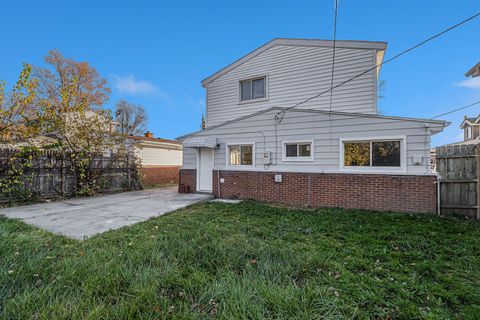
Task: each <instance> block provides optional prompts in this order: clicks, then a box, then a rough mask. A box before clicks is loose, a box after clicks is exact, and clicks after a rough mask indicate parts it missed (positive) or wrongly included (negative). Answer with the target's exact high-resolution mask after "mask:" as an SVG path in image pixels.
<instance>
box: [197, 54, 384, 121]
mask: <svg viewBox="0 0 480 320" xmlns="http://www.w3.org/2000/svg"><path fill="white" fill-rule="evenodd" d="M375 57H376V50H373V49H352V48H337V49H336V55H335V76H334V84H338V83H341V82H343V81H345V80H348V79H350V78H352V77H354V76H356V75H358V74H359V73H361V72H363V71H365V70H367V69H369V68H372V67H374V66H375ZM331 68H332V48H327V47H313V46H289V45H275V46H273V47H271V48H269V49H267V50H265V51H264V52H262V53H260V54H259V55H257V56H255V57H253V58H252V59H250V60H248V61H246V62H245V63H243V64H241V65H239V66H238V67H236V68H234V69H232V70H230V71H229V72H227V73H225V74H223V75H222V76H220V77H219V78H217V79H215V80H213V81H212V82H210V83H208V85H207V119H206V124H207V127H208V126H212V125H216V124H219V123H223V122H225V121H228V120H232V119H235V118H238V117H241V116H244V115H248V114H252V113H254V112H257V111H260V110H264V109H267V108H269V107H288V106H291V105H293V104H296V103H298V102H300V101H302V100H305V99H306V98H309V97H311V96H313V95H315V94H318V93H319V92H322V91H324V90H327V89H328V88H330V86H331V72H332V69H331ZM264 75H265V76H267V100H266V101H258V102H254V101H253V102H250V103H240V101H239V81H240V80H244V79H248V78H252V77H257V76H264ZM301 107H302V108H308V109H321V110H330V93H328V94H324V95H322V96H320V97H318V98H316V99H314V100H312V101H311V102H308V103H305V104H303V105H302V106H301ZM331 111H343V112H356V113H368V114H375V113H376V112H377V108H376V71H375V70H372V71H371V72H369V73H367V74H365V75H363V76H361V77H359V78H357V79H355V80H353V81H351V82H349V83H347V84H345V85H342V86H341V87H339V88H338V89H335V90H334V92H333V99H332V106H331Z"/></svg>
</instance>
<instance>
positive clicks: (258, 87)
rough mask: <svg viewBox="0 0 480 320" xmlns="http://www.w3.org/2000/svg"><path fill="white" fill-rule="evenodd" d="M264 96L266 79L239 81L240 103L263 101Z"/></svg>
mask: <svg viewBox="0 0 480 320" xmlns="http://www.w3.org/2000/svg"><path fill="white" fill-rule="evenodd" d="M266 96H267V87H266V77H261V78H255V79H248V80H243V81H240V101H250V100H256V99H263V98H265V97H266Z"/></svg>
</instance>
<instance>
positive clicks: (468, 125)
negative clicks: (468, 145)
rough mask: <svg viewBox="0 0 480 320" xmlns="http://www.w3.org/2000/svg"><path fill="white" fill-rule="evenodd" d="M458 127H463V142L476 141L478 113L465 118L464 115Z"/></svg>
mask: <svg viewBox="0 0 480 320" xmlns="http://www.w3.org/2000/svg"><path fill="white" fill-rule="evenodd" d="M460 128H461V129H463V142H469V141H475V142H478V136H479V135H480V115H479V116H477V117H476V118H467V116H465V118H464V119H463V122H462V124H461V125H460Z"/></svg>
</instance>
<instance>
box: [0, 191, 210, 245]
mask: <svg viewBox="0 0 480 320" xmlns="http://www.w3.org/2000/svg"><path fill="white" fill-rule="evenodd" d="M210 199H212V196H210V195H204V194H196V193H191V194H179V193H178V192H177V189H176V187H175V188H164V189H150V190H142V191H133V192H124V193H117V194H112V195H106V196H98V197H91V198H81V199H69V200H64V201H58V202H50V203H41V204H32V205H28V206H21V207H14V208H5V209H0V214H1V215H4V216H6V217H9V218H15V219H20V220H22V221H24V222H25V223H28V224H32V225H35V226H37V227H40V228H42V229H45V230H48V231H51V232H53V233H57V234H61V235H65V236H68V237H71V238H74V239H84V238H87V237H90V236H92V235H94V234H97V233H101V232H105V231H107V230H110V229H118V228H121V227H124V226H128V225H131V224H134V223H137V222H140V221H145V220H147V219H149V218H151V217H157V216H161V215H163V214H165V213H167V212H170V211H173V210H176V209H179V208H183V207H186V206H188V205H190V204H193V203H196V202H201V201H207V200H210Z"/></svg>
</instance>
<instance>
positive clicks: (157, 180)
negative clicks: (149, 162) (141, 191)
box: [140, 166, 179, 186]
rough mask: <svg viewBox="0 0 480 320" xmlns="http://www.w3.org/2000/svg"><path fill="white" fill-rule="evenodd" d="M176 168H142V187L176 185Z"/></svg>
mask: <svg viewBox="0 0 480 320" xmlns="http://www.w3.org/2000/svg"><path fill="white" fill-rule="evenodd" d="M178 171H179V167H178V166H144V167H141V168H140V174H141V175H142V182H143V185H145V186H148V185H155V184H166V183H178Z"/></svg>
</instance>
